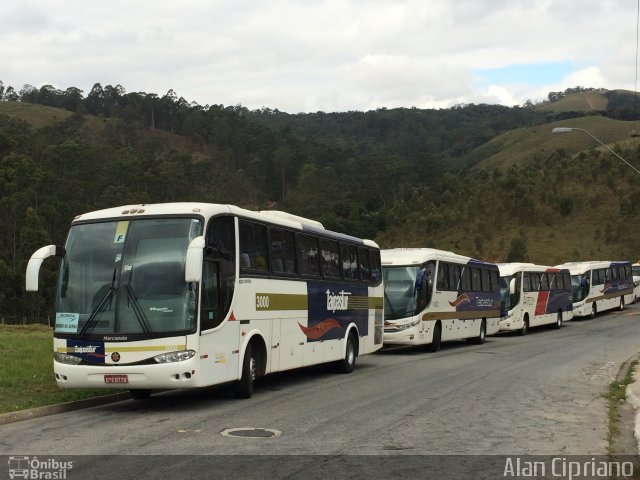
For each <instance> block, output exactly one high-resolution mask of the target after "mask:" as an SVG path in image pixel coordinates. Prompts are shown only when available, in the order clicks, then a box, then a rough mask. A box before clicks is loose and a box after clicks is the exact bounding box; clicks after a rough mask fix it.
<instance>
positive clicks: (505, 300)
mask: <svg viewBox="0 0 640 480" xmlns="http://www.w3.org/2000/svg"><path fill="white" fill-rule="evenodd" d="M512 278H514V276H513V275H509V276H508V277H500V312H501V315H506V312H508V311H509V310H511V293H510V292H509V283H510V282H511V279H512Z"/></svg>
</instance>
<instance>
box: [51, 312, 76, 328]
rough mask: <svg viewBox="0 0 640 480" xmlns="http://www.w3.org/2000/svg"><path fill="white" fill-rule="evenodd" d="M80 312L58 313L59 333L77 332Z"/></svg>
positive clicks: (57, 324)
mask: <svg viewBox="0 0 640 480" xmlns="http://www.w3.org/2000/svg"><path fill="white" fill-rule="evenodd" d="M79 320H80V314H78V313H61V312H57V313H56V328H55V330H56V332H57V333H77V332H78V322H79Z"/></svg>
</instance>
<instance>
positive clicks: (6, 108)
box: [0, 102, 71, 128]
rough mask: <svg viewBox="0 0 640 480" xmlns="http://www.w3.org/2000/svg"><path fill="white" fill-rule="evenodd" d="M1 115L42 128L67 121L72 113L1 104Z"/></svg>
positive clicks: (33, 106)
mask: <svg viewBox="0 0 640 480" xmlns="http://www.w3.org/2000/svg"><path fill="white" fill-rule="evenodd" d="M0 115H7V116H8V117H13V118H19V119H20V120H24V121H25V122H27V123H30V124H31V125H33V126H34V127H35V128H42V127H46V126H49V125H52V124H54V123H58V122H62V121H63V120H66V119H67V118H69V117H70V116H71V112H68V111H66V110H63V109H61V108H53V107H45V106H44V105H35V104H31V103H22V102H0Z"/></svg>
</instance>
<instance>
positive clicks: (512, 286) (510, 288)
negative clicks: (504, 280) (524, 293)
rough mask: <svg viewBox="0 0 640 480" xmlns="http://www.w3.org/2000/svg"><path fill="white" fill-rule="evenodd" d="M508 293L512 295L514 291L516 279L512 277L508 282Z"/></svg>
mask: <svg viewBox="0 0 640 480" xmlns="http://www.w3.org/2000/svg"><path fill="white" fill-rule="evenodd" d="M509 293H510V294H511V295H514V294H515V293H516V279H515V278H512V279H511V281H510V282H509Z"/></svg>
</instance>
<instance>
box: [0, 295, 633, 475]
mask: <svg viewBox="0 0 640 480" xmlns="http://www.w3.org/2000/svg"><path fill="white" fill-rule="evenodd" d="M639 326H640V305H633V306H628V307H627V309H625V310H624V311H622V312H618V311H616V312H610V313H604V314H600V315H599V316H598V317H596V318H595V319H593V320H580V321H571V322H566V323H565V324H564V326H563V327H562V328H561V329H560V330H555V329H552V328H544V327H543V328H538V329H532V330H531V331H530V333H529V334H528V335H527V336H525V337H521V336H518V335H515V334H500V335H497V336H494V337H489V338H488V339H487V342H486V343H485V344H484V345H469V344H467V343H465V342H456V343H454V344H446V345H444V346H443V349H442V350H441V351H440V352H438V353H435V354H430V353H425V352H424V351H422V350H420V349H389V350H385V351H383V352H380V353H377V354H374V355H368V356H364V357H361V358H359V359H358V365H357V367H356V370H355V372H354V373H352V374H348V375H343V374H336V373H332V372H330V371H328V369H327V368H324V367H322V368H320V367H318V368H315V367H314V368H308V369H301V370H297V371H294V372H288V373H283V374H276V375H272V376H270V377H267V378H264V379H261V380H260V381H259V382H258V383H257V385H256V392H255V393H254V396H253V397H252V398H251V399H249V400H236V399H235V398H234V397H233V395H232V393H231V389H229V388H227V387H215V388H209V389H203V390H199V391H175V392H167V393H162V394H157V395H153V396H152V397H151V398H150V399H149V400H146V401H134V400H127V401H122V402H118V403H113V404H109V405H103V406H100V407H95V408H90V409H84V410H78V411H74V412H68V413H63V414H57V415H52V416H48V417H42V418H36V419H31V420H26V421H22V422H16V423H12V424H7V425H3V426H0V455H40V456H42V455H49V456H51V455H63V456H64V455H80V454H81V455H105V456H109V457H105V458H113V457H111V456H113V455H129V454H138V455H158V456H162V457H157V458H163V457H164V456H167V455H210V454H216V455H265V454H268V455H305V456H306V455H328V456H336V455H399V454H403V455H407V454H410V455H424V454H429V455H435V454H437V455H450V454H456V455H479V454H496V455H527V454H529V455H531V454H535V455H554V456H555V455H604V454H606V448H607V440H606V437H607V432H608V420H607V401H606V399H605V398H604V395H605V394H606V393H607V390H608V385H609V383H610V382H611V381H612V380H613V379H615V376H616V374H617V373H618V370H619V368H620V365H621V364H622V363H623V362H624V361H626V360H628V359H629V358H630V357H632V356H633V355H635V354H637V353H638V352H640V328H639ZM228 429H248V430H246V431H240V432H235V434H234V431H233V430H232V431H231V434H229V430H228ZM623 453H624V452H623ZM628 453H630V454H631V453H636V452H628ZM121 458H122V457H121ZM301 458H305V457H301ZM68 478H71V477H68Z"/></svg>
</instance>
